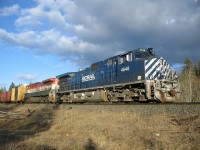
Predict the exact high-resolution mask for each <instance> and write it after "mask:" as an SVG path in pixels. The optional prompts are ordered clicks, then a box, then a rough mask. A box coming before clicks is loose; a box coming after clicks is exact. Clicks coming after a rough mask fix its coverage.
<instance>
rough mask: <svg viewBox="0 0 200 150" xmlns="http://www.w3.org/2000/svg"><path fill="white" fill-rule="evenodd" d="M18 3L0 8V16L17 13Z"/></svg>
mask: <svg viewBox="0 0 200 150" xmlns="http://www.w3.org/2000/svg"><path fill="white" fill-rule="evenodd" d="M19 9H20V7H19V5H17V4H15V5H13V6H10V7H4V8H2V9H0V16H10V15H14V14H17V13H19Z"/></svg>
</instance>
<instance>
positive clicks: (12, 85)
mask: <svg viewBox="0 0 200 150" xmlns="http://www.w3.org/2000/svg"><path fill="white" fill-rule="evenodd" d="M14 87H15V84H14V83H13V82H12V83H11V84H10V87H9V91H11V90H12V88H14Z"/></svg>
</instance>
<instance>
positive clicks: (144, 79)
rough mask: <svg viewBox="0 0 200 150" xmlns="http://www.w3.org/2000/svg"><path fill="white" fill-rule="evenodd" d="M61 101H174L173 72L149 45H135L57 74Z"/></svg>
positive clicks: (177, 94)
mask: <svg viewBox="0 0 200 150" xmlns="http://www.w3.org/2000/svg"><path fill="white" fill-rule="evenodd" d="M57 78H58V79H59V81H60V82H59V87H60V88H59V90H58V93H57V95H58V97H60V102H88V101H93V102H97V101H111V102H116V101H117V102H118V101H123V102H133V101H137V102H143V101H144V102H150V101H156V102H176V101H178V99H179V95H180V92H179V91H180V90H179V84H178V79H177V76H176V74H175V72H174V71H173V70H172V69H171V68H170V66H169V64H168V63H167V62H166V60H164V59H163V58H162V57H157V56H156V54H155V52H154V50H153V49H152V48H148V49H144V48H138V49H136V50H132V51H128V52H126V53H123V54H121V55H117V56H114V57H110V58H108V59H106V60H104V61H99V62H96V63H94V64H92V65H91V66H90V67H88V68H86V69H84V70H80V71H78V72H70V73H65V74H62V75H59V76H57Z"/></svg>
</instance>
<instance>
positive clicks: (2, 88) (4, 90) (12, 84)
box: [0, 82, 15, 93]
mask: <svg viewBox="0 0 200 150" xmlns="http://www.w3.org/2000/svg"><path fill="white" fill-rule="evenodd" d="M14 87H15V84H14V83H13V82H12V83H11V84H10V86H9V89H8V90H7V89H6V87H1V88H0V93H3V92H6V91H10V90H12V88H14Z"/></svg>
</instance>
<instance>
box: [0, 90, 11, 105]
mask: <svg viewBox="0 0 200 150" xmlns="http://www.w3.org/2000/svg"><path fill="white" fill-rule="evenodd" d="M10 101H11V91H6V92H3V93H0V102H1V103H8V102H10Z"/></svg>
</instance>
